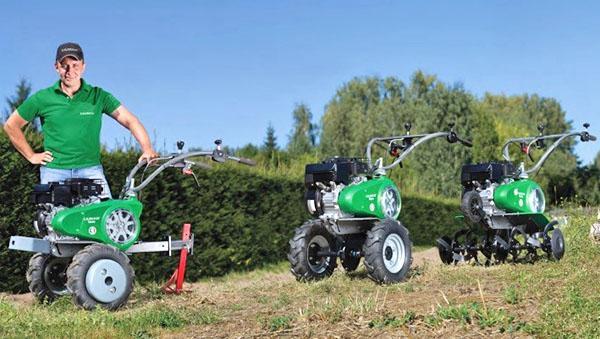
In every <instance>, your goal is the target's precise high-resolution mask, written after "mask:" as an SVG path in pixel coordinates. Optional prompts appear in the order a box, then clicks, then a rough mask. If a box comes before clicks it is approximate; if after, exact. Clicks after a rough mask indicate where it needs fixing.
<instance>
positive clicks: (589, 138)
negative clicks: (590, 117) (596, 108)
mask: <svg viewBox="0 0 600 339" xmlns="http://www.w3.org/2000/svg"><path fill="white" fill-rule="evenodd" d="M583 127H584V128H585V131H583V132H582V133H581V141H583V142H586V141H596V137H595V136H593V135H591V134H590V133H589V132H588V128H589V127H590V124H589V123H587V122H586V123H584V124H583Z"/></svg>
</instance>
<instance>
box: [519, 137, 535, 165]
mask: <svg viewBox="0 0 600 339" xmlns="http://www.w3.org/2000/svg"><path fill="white" fill-rule="evenodd" d="M519 146H521V152H523V153H525V154H527V156H528V157H529V160H531V162H535V160H533V157H532V156H531V153H529V151H530V149H529V145H527V144H526V143H524V142H521V143H520V144H519Z"/></svg>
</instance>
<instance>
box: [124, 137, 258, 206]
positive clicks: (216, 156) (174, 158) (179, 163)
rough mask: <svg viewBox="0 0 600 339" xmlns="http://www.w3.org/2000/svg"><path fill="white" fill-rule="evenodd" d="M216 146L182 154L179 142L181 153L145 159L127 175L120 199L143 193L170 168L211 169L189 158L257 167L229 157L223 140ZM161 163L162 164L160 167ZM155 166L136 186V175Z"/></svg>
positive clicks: (251, 163)
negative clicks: (158, 176) (210, 149)
mask: <svg viewBox="0 0 600 339" xmlns="http://www.w3.org/2000/svg"><path fill="white" fill-rule="evenodd" d="M215 144H217V147H216V149H215V150H214V151H194V152H187V153H181V150H182V148H183V142H181V141H179V142H177V148H178V149H179V151H180V153H178V154H173V155H168V156H161V157H158V158H155V159H152V160H150V161H149V162H147V161H146V160H145V159H143V160H142V161H140V162H138V163H137V164H136V165H135V166H134V167H133V168H132V169H131V172H129V175H127V178H126V179H125V185H124V186H123V190H122V191H121V194H120V199H123V198H124V197H125V196H127V195H134V194H135V193H137V192H139V191H141V190H142V189H144V187H146V186H147V185H148V184H149V183H150V182H151V181H152V180H154V178H156V176H157V175H159V174H160V173H161V172H162V171H164V170H165V169H167V168H169V167H182V168H183V169H184V171H185V170H188V171H189V170H191V167H192V166H193V165H197V166H200V167H205V168H207V167H209V166H208V165H207V164H203V165H199V164H196V163H194V162H192V161H188V160H186V159H188V158H193V157H209V158H210V159H211V160H212V161H215V162H225V161H227V160H233V161H236V162H238V163H241V164H244V165H248V166H255V165H256V162H254V161H253V160H251V159H247V158H240V157H235V156H231V155H228V154H227V153H225V152H224V151H223V150H221V140H217V141H215ZM161 162H162V163H161ZM159 163H161V164H160V165H158V164H159ZM153 164H156V165H158V168H157V169H155V170H154V171H153V172H152V173H151V174H150V175H149V176H148V177H147V178H146V179H145V180H144V181H142V183H140V184H139V185H137V186H135V184H134V180H133V177H134V176H135V174H136V173H137V172H138V171H139V170H140V168H142V167H144V166H145V167H146V168H148V167H149V166H150V165H153Z"/></svg>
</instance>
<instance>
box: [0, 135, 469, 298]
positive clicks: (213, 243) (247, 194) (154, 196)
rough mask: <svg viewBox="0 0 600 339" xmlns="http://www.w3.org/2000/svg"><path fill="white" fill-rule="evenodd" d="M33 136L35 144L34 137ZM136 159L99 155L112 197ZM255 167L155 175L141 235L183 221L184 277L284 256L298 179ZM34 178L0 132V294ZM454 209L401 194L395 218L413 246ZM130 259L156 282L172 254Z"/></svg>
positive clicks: (23, 231) (446, 222)
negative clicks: (187, 247)
mask: <svg viewBox="0 0 600 339" xmlns="http://www.w3.org/2000/svg"><path fill="white" fill-rule="evenodd" d="M34 139H35V140H34V144H35V145H36V146H38V147H39V138H38V137H35V136H34ZM136 159H137V156H136V154H135V153H134V152H121V151H117V152H111V153H107V152H104V153H103V163H104V167H105V172H106V175H107V178H108V181H109V183H110V185H111V190H112V192H113V195H115V196H116V195H118V193H119V192H120V190H121V187H122V185H123V182H124V179H125V176H126V175H127V173H128V171H129V170H130V169H131V167H132V166H133V165H134V164H135V161H136ZM257 172H259V171H256V169H253V168H247V167H242V166H240V165H230V166H223V165H219V164H214V165H213V169H212V170H209V171H207V170H196V174H197V176H198V180H199V182H200V188H198V187H197V186H196V183H195V181H194V179H193V178H191V177H188V176H183V175H181V173H179V172H178V171H177V170H170V171H169V170H168V171H165V172H163V173H162V174H161V175H160V176H159V177H158V178H157V179H155V180H154V181H153V182H152V183H151V184H150V185H149V186H147V187H146V189H145V190H144V191H143V192H142V193H143V194H142V196H141V200H142V202H143V203H144V211H143V214H142V220H141V221H142V225H143V227H142V234H141V239H142V240H145V241H155V240H163V239H165V237H166V235H169V234H170V235H172V236H174V238H177V237H179V236H180V232H181V226H182V224H183V223H188V222H189V223H191V224H192V231H193V233H194V234H195V239H196V241H195V247H194V255H193V256H191V257H189V261H188V270H187V274H186V276H187V279H188V280H189V281H194V280H197V279H199V278H201V277H208V276H219V275H223V274H225V273H227V272H230V271H232V270H249V269H253V268H256V267H259V266H261V265H264V264H268V263H273V262H278V261H282V260H285V254H286V252H287V247H288V240H289V238H290V237H291V235H292V234H293V231H294V228H296V227H297V226H299V225H300V224H302V223H303V222H304V221H305V220H306V219H307V218H309V215H308V214H307V213H306V212H305V208H304V204H303V200H302V199H303V190H304V188H303V184H302V182H301V181H300V180H296V179H290V178H285V177H282V176H278V175H274V176H268V175H264V174H257ZM263 173H264V172H263ZM38 178H39V177H38V169H37V168H36V167H35V166H32V165H30V164H28V162H27V161H25V160H24V159H22V157H21V156H20V155H19V154H18V153H17V152H16V151H15V150H14V149H13V148H12V147H11V146H10V144H9V142H8V140H7V138H6V136H5V135H4V134H3V133H2V132H0V201H1V202H2V203H1V204H0V239H1V241H0V267H2V274H0V291H11V292H19V291H26V290H27V286H26V281H25V271H26V269H27V261H28V258H29V257H30V254H29V253H25V252H17V251H8V250H7V245H8V238H9V237H10V236H11V235H15V234H19V235H25V236H34V231H33V227H32V219H33V214H34V206H33V205H32V204H31V202H30V200H29V196H30V193H31V191H32V187H33V185H34V183H35V182H37V181H38ZM457 210H458V209H457V206H456V205H454V204H452V203H449V202H448V201H447V200H438V199H433V198H421V197H415V196H410V195H408V196H407V195H405V196H404V197H403V207H402V214H401V220H402V222H403V223H404V224H405V225H406V226H407V227H408V228H409V230H410V231H411V237H412V239H413V242H414V243H415V244H417V245H432V244H433V243H434V241H435V238H436V237H438V236H440V235H442V234H446V233H448V232H450V228H452V226H451V224H452V222H453V216H454V214H456V212H457ZM131 258H132V263H133V265H134V268H135V270H136V275H137V278H138V280H140V281H148V280H164V279H166V278H168V276H169V274H170V273H171V272H172V271H173V269H174V268H175V266H176V264H177V257H167V256H162V255H157V254H138V255H133V256H132V257H131Z"/></svg>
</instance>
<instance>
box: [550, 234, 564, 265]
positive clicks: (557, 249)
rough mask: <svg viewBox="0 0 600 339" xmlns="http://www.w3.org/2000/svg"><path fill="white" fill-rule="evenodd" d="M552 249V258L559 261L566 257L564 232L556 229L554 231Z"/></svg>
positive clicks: (551, 240)
mask: <svg viewBox="0 0 600 339" xmlns="http://www.w3.org/2000/svg"><path fill="white" fill-rule="evenodd" d="M550 249H551V250H552V257H553V258H554V259H555V260H556V261H558V260H560V259H562V257H563V256H564V255H565V237H564V236H563V234H562V231H561V230H560V229H558V228H555V229H554V230H553V231H552V238H550Z"/></svg>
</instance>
